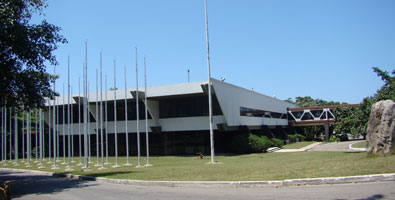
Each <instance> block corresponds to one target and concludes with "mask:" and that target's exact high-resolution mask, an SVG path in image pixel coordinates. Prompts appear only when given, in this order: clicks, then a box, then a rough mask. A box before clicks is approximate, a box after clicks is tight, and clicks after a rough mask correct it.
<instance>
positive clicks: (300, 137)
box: [288, 134, 306, 143]
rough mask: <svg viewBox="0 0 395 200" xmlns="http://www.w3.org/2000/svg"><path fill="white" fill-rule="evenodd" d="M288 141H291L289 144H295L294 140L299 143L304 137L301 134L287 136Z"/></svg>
mask: <svg viewBox="0 0 395 200" xmlns="http://www.w3.org/2000/svg"><path fill="white" fill-rule="evenodd" d="M288 139H289V140H290V141H291V143H293V142H296V139H299V142H301V141H304V140H305V139H306V137H305V136H303V135H301V134H292V135H288Z"/></svg>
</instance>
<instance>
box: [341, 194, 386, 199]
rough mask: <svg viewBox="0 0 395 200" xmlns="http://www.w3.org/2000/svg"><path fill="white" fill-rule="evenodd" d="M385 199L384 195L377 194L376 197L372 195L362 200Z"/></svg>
mask: <svg viewBox="0 0 395 200" xmlns="http://www.w3.org/2000/svg"><path fill="white" fill-rule="evenodd" d="M383 198H384V195H382V194H375V195H372V196H370V197H367V198H363V199H361V200H378V199H383ZM335 200H343V199H335Z"/></svg>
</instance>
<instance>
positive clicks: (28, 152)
mask: <svg viewBox="0 0 395 200" xmlns="http://www.w3.org/2000/svg"><path fill="white" fill-rule="evenodd" d="M26 121H27V140H26V143H27V164H26V167H27V168H29V167H31V166H30V110H29V111H28V112H27V119H26Z"/></svg>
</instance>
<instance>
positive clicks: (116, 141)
mask: <svg viewBox="0 0 395 200" xmlns="http://www.w3.org/2000/svg"><path fill="white" fill-rule="evenodd" d="M114 137H115V165H114V166H113V167H114V168H119V167H121V166H119V165H118V133H117V73H116V64H115V60H114Z"/></svg>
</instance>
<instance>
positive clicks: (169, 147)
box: [45, 79, 296, 155]
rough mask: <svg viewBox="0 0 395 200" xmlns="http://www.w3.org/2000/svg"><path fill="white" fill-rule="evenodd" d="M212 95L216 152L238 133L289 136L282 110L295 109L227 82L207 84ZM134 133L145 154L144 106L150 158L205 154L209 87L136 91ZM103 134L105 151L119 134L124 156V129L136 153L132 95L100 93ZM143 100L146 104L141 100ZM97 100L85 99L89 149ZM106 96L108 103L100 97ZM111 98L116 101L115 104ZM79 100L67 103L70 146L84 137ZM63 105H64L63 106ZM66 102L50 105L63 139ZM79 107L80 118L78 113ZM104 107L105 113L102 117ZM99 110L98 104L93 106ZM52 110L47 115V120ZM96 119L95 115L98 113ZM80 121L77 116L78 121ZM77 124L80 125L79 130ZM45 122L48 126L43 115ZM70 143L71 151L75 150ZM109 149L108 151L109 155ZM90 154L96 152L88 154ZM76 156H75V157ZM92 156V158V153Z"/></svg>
mask: <svg viewBox="0 0 395 200" xmlns="http://www.w3.org/2000/svg"><path fill="white" fill-rule="evenodd" d="M212 89H213V90H212V92H213V123H214V124H213V128H214V133H215V139H214V140H215V149H216V152H231V151H232V147H231V145H230V139H229V138H230V137H231V136H232V135H235V134H239V133H242V132H261V133H262V134H265V135H268V136H269V137H279V138H285V137H286V134H287V131H288V128H289V127H288V116H287V109H288V108H294V107H296V106H295V105H293V104H290V103H288V102H284V101H281V100H278V99H276V98H272V97H269V96H265V95H263V94H260V93H257V92H255V91H253V90H248V89H244V88H241V87H238V86H235V85H232V84H229V83H226V82H222V81H219V80H215V79H212ZM138 91H139V118H140V120H139V130H140V133H141V135H142V137H141V138H142V140H141V145H142V147H141V149H142V152H143V153H144V152H145V151H144V150H143V149H145V140H144V139H145V106H147V108H148V129H149V130H148V131H149V132H150V152H151V153H152V154H159V155H163V154H194V153H197V152H205V153H207V152H209V151H210V140H209V118H208V114H209V112H208V94H207V91H208V81H203V82H193V83H182V84H174V85H164V86H153V87H148V88H147V93H145V92H144V88H139V90H138ZM102 95H103V101H105V102H103V113H105V114H104V117H103V120H104V121H107V126H106V123H104V125H103V126H104V131H105V132H107V133H108V134H109V141H108V143H109V145H110V146H113V145H114V132H115V125H116V130H117V133H118V143H119V144H118V147H119V153H120V155H123V154H125V153H126V147H125V143H126V142H125V138H126V137H125V123H127V124H128V133H129V146H130V153H131V154H135V153H136V151H137V150H136V146H137V145H136V132H137V129H136V127H137V120H136V96H137V95H136V89H127V90H126V97H125V90H117V91H116V95H115V91H107V92H103V94H102ZM145 95H147V101H145V99H144V96H145ZM96 96H98V97H99V98H100V94H99V95H97V94H96V93H89V99H88V102H89V111H90V122H89V126H90V128H89V134H90V135H91V141H92V146H94V147H96V145H97V143H96V136H95V135H96V120H99V116H96V102H98V101H100V99H97V98H96ZM105 96H107V97H105ZM115 97H116V98H115ZM83 98H84V97H83V95H81V94H80V95H72V98H70V99H71V101H70V103H71V105H72V106H71V107H72V109H73V110H72V116H73V120H72V121H71V126H72V128H71V129H72V130H73V131H72V134H73V135H74V140H77V139H78V135H79V133H81V134H83V125H82V123H83V113H82V112H83V109H82V107H83V105H82V101H83ZM125 98H126V99H127V115H128V119H127V120H125ZM63 99H65V101H63ZM67 99H68V97H65V98H63V97H62V96H61V97H58V98H56V101H54V100H52V101H51V102H50V104H51V105H54V103H55V105H56V107H55V109H56V112H57V117H56V118H58V120H57V122H56V127H55V128H56V129H57V132H58V133H59V134H60V135H62V134H63V129H65V131H64V132H65V133H66V134H67V133H68V120H67V119H65V120H64V121H65V124H63V106H65V113H64V114H65V115H64V116H66V117H65V118H67V116H68V115H67V104H68V103H69V102H68V101H67ZM114 100H116V110H117V114H116V115H117V117H116V118H117V122H116V124H115V121H114ZM79 101H80V102H81V104H80V106H81V109H80V112H79V109H78V105H79ZM105 105H107V112H105V110H106V108H105ZM98 108H99V109H100V103H98ZM52 109H53V108H52V107H51V111H50V115H51V118H53V117H52V113H53V111H52ZM97 113H99V114H100V112H97ZM79 115H80V116H81V117H80V118H79ZM79 120H80V122H81V124H79ZM45 121H46V122H47V124H48V125H49V127H51V128H53V127H52V126H53V125H52V124H53V122H51V123H48V122H49V115H48V112H47V113H45ZM77 143H78V142H74V146H75V147H74V148H78V146H77ZM113 149H114V148H112V147H111V148H109V153H110V154H111V153H112V151H113ZM92 151H95V148H92ZM75 152H76V151H75ZM94 154H95V153H94Z"/></svg>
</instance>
